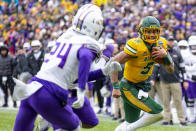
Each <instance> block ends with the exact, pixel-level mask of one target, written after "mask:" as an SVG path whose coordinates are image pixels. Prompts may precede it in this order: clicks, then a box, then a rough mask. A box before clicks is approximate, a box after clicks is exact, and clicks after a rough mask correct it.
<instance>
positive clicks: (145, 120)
mask: <svg viewBox="0 0 196 131" xmlns="http://www.w3.org/2000/svg"><path fill="white" fill-rule="evenodd" d="M162 118H163V115H162V113H159V114H149V113H145V114H144V115H143V116H142V117H141V118H140V119H139V120H137V121H136V122H133V123H131V124H129V125H128V126H127V130H126V131H134V130H136V129H138V128H141V127H145V126H148V125H151V124H153V123H155V122H157V121H159V120H161V119H162Z"/></svg>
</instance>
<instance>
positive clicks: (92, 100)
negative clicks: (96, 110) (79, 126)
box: [89, 97, 95, 106]
mask: <svg viewBox="0 0 196 131" xmlns="http://www.w3.org/2000/svg"><path fill="white" fill-rule="evenodd" d="M89 101H90V104H91V106H94V105H95V102H94V99H93V97H91V98H89Z"/></svg>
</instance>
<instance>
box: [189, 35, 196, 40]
mask: <svg viewBox="0 0 196 131" xmlns="http://www.w3.org/2000/svg"><path fill="white" fill-rule="evenodd" d="M192 40H196V35H191V36H190V37H189V39H188V41H192Z"/></svg>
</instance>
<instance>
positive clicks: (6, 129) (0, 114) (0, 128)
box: [0, 108, 196, 131]
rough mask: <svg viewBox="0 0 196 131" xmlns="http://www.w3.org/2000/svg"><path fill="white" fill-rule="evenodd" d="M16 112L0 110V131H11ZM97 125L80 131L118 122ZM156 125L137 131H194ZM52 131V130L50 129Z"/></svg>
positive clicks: (107, 128)
mask: <svg viewBox="0 0 196 131" xmlns="http://www.w3.org/2000/svg"><path fill="white" fill-rule="evenodd" d="M16 113H17V110H13V109H3V108H0V131H12V129H13V126H14V121H15V117H16ZM98 117H99V121H100V123H99V125H98V126H96V127H95V128H93V129H82V131H114V129H115V128H116V127H117V126H118V124H119V123H118V122H116V121H112V119H111V118H109V117H106V116H103V115H100V116H98ZM160 124H161V123H156V124H154V125H152V126H148V127H145V128H141V129H139V130H138V131H196V124H188V126H187V127H181V126H179V125H178V124H175V125H174V126H161V125H160ZM50 131H52V129H50Z"/></svg>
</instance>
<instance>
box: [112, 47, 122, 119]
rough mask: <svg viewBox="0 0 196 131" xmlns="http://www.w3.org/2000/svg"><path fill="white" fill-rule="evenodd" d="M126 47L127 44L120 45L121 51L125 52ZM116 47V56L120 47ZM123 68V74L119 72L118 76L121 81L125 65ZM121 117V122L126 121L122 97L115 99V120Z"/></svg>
mask: <svg viewBox="0 0 196 131" xmlns="http://www.w3.org/2000/svg"><path fill="white" fill-rule="evenodd" d="M116 45H117V44H116ZM124 46H125V44H121V45H120V51H123V50H124ZM116 47H117V50H116V51H115V53H114V54H117V53H118V46H116ZM115 49H116V48H115ZM121 66H122V69H123V70H122V71H121V72H119V74H118V79H119V80H120V79H122V78H123V72H124V67H125V64H122V65H121ZM119 117H120V122H124V121H125V111H124V105H123V100H122V98H121V97H119V98H114V117H113V120H117V119H118V118H119Z"/></svg>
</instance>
